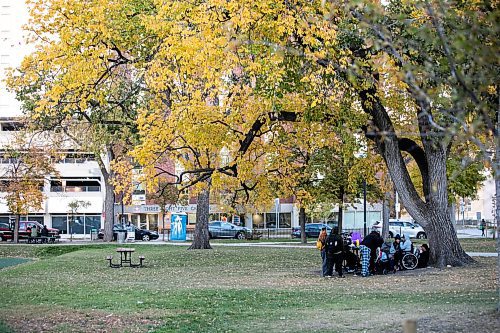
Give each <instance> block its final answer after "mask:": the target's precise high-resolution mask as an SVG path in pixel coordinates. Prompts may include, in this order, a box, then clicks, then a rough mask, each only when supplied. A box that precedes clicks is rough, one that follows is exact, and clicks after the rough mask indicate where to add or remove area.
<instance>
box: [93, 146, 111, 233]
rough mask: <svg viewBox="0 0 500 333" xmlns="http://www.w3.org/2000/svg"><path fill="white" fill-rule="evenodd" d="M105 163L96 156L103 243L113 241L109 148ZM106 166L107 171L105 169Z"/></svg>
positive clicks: (108, 148) (109, 148)
mask: <svg viewBox="0 0 500 333" xmlns="http://www.w3.org/2000/svg"><path fill="white" fill-rule="evenodd" d="M106 155H107V163H105V161H104V160H103V159H102V157H101V155H99V154H96V155H95V156H96V162H97V164H98V165H99V170H101V174H102V178H103V181H104V188H105V192H106V193H105V196H104V237H103V240H104V241H105V242H111V241H112V240H113V224H114V223H115V188H114V186H113V185H112V184H111V178H112V177H113V172H112V170H111V167H110V166H109V165H111V162H112V161H113V160H114V159H115V154H114V152H113V149H112V148H111V147H106ZM106 165H108V167H109V169H108V168H107V167H106Z"/></svg>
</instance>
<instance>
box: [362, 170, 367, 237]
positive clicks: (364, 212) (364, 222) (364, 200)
mask: <svg viewBox="0 0 500 333" xmlns="http://www.w3.org/2000/svg"><path fill="white" fill-rule="evenodd" d="M363 231H364V237H366V233H367V232H366V231H367V230H366V179H363Z"/></svg>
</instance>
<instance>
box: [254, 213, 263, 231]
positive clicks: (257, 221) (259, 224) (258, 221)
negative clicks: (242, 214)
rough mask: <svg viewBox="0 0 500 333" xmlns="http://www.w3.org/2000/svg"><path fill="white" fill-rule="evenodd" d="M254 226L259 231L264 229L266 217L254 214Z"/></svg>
mask: <svg viewBox="0 0 500 333" xmlns="http://www.w3.org/2000/svg"><path fill="white" fill-rule="evenodd" d="M252 225H253V227H254V228H258V229H262V228H264V216H263V215H262V214H253V215H252Z"/></svg>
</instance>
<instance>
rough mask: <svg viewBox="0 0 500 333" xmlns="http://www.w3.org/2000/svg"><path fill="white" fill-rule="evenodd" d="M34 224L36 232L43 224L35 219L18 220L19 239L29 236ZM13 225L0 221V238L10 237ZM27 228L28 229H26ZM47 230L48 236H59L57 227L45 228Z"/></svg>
mask: <svg viewBox="0 0 500 333" xmlns="http://www.w3.org/2000/svg"><path fill="white" fill-rule="evenodd" d="M33 226H36V227H37V228H38V234H40V232H41V230H42V228H43V224H41V223H40V222H37V221H20V222H19V239H26V238H29V237H30V236H31V228H33ZM11 228H13V226H10V225H9V224H7V223H0V236H1V240H2V241H4V240H8V239H12V238H13V235H14V231H13V229H11ZM28 229H29V230H28ZM47 230H48V231H49V237H54V238H61V236H60V235H59V229H55V228H47Z"/></svg>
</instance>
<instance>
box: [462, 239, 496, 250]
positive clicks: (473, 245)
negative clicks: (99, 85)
mask: <svg viewBox="0 0 500 333" xmlns="http://www.w3.org/2000/svg"><path fill="white" fill-rule="evenodd" d="M496 242H497V241H496V239H491V238H464V239H460V244H462V247H463V248H464V250H465V251H468V252H497V249H496V244H497V243H496Z"/></svg>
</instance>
